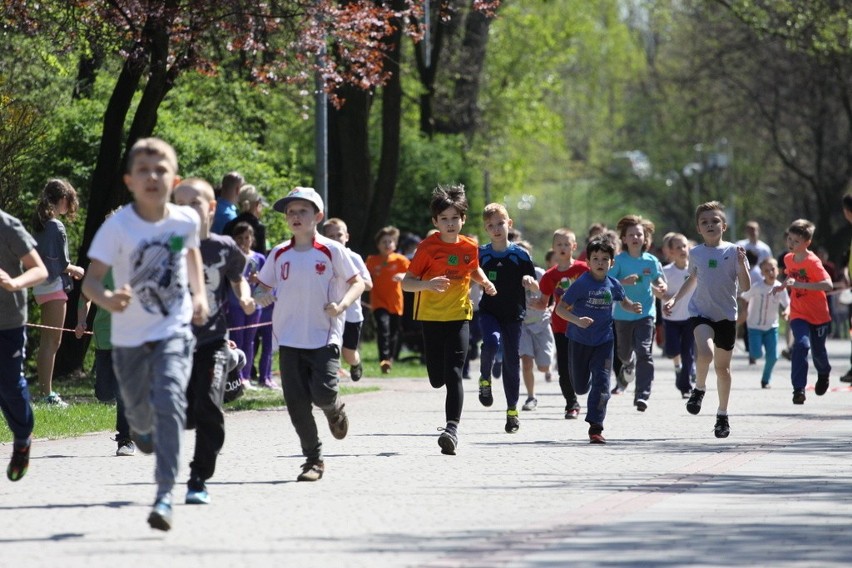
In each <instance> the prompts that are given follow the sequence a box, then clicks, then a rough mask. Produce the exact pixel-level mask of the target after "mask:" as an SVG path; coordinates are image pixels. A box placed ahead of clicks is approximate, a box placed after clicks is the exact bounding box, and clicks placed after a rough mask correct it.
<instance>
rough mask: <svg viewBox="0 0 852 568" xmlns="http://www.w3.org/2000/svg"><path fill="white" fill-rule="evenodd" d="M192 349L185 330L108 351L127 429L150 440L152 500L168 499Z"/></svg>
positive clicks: (183, 418)
mask: <svg viewBox="0 0 852 568" xmlns="http://www.w3.org/2000/svg"><path fill="white" fill-rule="evenodd" d="M194 346H195V338H194V337H193V335H192V332H191V331H190V329H189V327H187V328H186V331H185V332H181V333H179V334H176V335H174V336H173V337H170V338H168V339H163V340H160V341H152V342H149V343H146V344H144V345H141V346H139V347H114V348H113V353H112V363H113V369H114V370H115V375H116V378H117V379H118V386H119V388H120V389H121V397H122V398H123V399H124V408H125V412H126V414H127V422H128V423H129V424H130V429H131V430H132V431H133V432H136V433H137V434H147V433H149V432H150V433H152V434H153V436H154V452H155V454H156V456H157V465H156V468H155V470H154V478H155V480H156V481H157V498H158V499H159V498H161V497H166V496H168V495H169V494H170V493H171V491H172V488H173V487H174V485H175V478H176V477H177V472H178V461H179V459H180V448H181V443H182V440H183V430H184V425H185V423H186V386H187V384H188V383H189V375H190V372H191V371H192V350H193V348H194Z"/></svg>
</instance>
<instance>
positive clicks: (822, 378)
mask: <svg viewBox="0 0 852 568" xmlns="http://www.w3.org/2000/svg"><path fill="white" fill-rule="evenodd" d="M827 391H828V375H827V374H826V375H818V376H817V382H816V385H815V386H814V392H815V393H816V395H817V396H822V395H824V394H825V393H826V392H827Z"/></svg>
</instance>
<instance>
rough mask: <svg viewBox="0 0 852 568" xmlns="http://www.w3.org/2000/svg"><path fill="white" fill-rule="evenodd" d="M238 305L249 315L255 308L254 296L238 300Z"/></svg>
mask: <svg viewBox="0 0 852 568" xmlns="http://www.w3.org/2000/svg"><path fill="white" fill-rule="evenodd" d="M240 307H241V308H242V309H243V313H244V314H245V315H247V316H250V315H252V314H253V313H254V311H255V310H256V309H257V303H256V302H255V301H254V298H252V297H251V296H249V297H248V298H243V299H241V300H240Z"/></svg>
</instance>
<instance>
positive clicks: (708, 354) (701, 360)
mask: <svg viewBox="0 0 852 568" xmlns="http://www.w3.org/2000/svg"><path fill="white" fill-rule="evenodd" d="M693 335H694V336H695V388H696V389H698V390H700V391H704V390H707V373H709V372H710V363H712V362H713V336H714V332H713V328H712V327H710V326H709V325H707V324H704V323H702V324H698V325H696V326H695V330H694V332H693Z"/></svg>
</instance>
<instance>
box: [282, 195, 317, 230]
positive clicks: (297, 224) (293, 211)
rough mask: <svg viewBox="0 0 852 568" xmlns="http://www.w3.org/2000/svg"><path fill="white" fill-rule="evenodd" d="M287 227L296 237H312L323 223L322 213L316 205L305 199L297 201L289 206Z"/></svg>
mask: <svg viewBox="0 0 852 568" xmlns="http://www.w3.org/2000/svg"><path fill="white" fill-rule="evenodd" d="M286 215H287V225H289V226H290V231H292V232H293V234H294V235H299V236H304V235H309V234H310V235H312V234H313V233H314V231H316V228H317V225H318V224H319V222H320V221H322V217H323V213H322V211H317V210H316V208H315V207H314V204H313V203H311V202H310V201H305V200H304V199H296V200H293V201H291V202H290V203H288V204H287V210H286Z"/></svg>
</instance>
